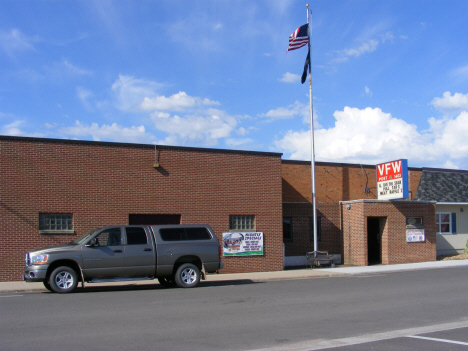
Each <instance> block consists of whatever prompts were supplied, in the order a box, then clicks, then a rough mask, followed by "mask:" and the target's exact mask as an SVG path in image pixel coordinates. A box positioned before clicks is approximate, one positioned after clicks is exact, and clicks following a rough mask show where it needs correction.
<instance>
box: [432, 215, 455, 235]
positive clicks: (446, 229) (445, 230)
mask: <svg viewBox="0 0 468 351" xmlns="http://www.w3.org/2000/svg"><path fill="white" fill-rule="evenodd" d="M455 221H456V214H455V213H449V212H446V213H444V212H441V213H437V214H436V223H437V234H455V233H456V231H455V230H456V223H455Z"/></svg>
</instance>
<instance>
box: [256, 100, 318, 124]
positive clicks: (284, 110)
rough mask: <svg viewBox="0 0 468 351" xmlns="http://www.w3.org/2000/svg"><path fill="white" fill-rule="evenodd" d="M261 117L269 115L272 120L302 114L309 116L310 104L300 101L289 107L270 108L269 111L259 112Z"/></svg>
mask: <svg viewBox="0 0 468 351" xmlns="http://www.w3.org/2000/svg"><path fill="white" fill-rule="evenodd" d="M259 116H260V117H268V118H270V119H271V120H278V119H290V118H294V117H296V116H302V117H303V118H306V117H307V118H308V117H309V105H306V104H303V103H301V102H299V101H296V102H294V104H291V105H289V106H288V107H279V108H277V109H275V110H270V111H268V112H267V113H262V114H259Z"/></svg>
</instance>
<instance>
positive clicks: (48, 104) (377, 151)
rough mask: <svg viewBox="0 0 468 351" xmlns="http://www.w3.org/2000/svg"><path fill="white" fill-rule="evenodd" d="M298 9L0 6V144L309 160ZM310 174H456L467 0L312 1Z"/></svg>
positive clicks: (466, 145) (257, 5)
mask: <svg viewBox="0 0 468 351" xmlns="http://www.w3.org/2000/svg"><path fill="white" fill-rule="evenodd" d="M306 3H307V2H305V1H285V0H281V1H280V0H277V1H271V0H269V1H255V0H249V1H242V0H239V1H227V0H223V1H209V0H206V1H190V2H188V1H175V0H173V1H105V0H99V1H67V0H61V1H8V0H2V1H0V134H1V135H19V136H32V137H44V138H59V139H62V138H67V139H79V140H100V141H112V142H129V143H145V144H153V143H157V144H164V145H181V146H191V147H210V148H221V149H239V150H253V151H268V152H281V153H283V158H284V159H297V160H310V133H309V130H310V123H309V89H308V84H307V83H306V84H304V85H302V84H301V83H300V75H301V74H302V70H303V66H304V61H305V58H306V56H307V48H306V47H304V48H301V49H298V50H295V51H290V52H288V53H286V49H287V47H288V38H289V35H290V34H291V33H292V32H293V31H294V30H296V29H297V28H298V27H299V26H301V25H303V24H305V23H306V22H307V18H306V15H307V12H306V7H305V4H306ZM309 4H310V9H311V10H312V13H313V14H312V18H311V22H312V76H313V104H314V127H315V133H314V135H315V155H316V160H317V161H331V162H349V163H363V164H377V163H381V162H386V161H391V160H395V159H400V158H407V159H408V164H409V166H410V167H411V166H412V167H443V168H452V169H468V142H467V139H468V138H467V135H468V42H467V40H466V33H468V21H467V20H466V14H467V13H468V1H466V0H460V1H457V0H404V1H400V0H388V1H375V0H354V1H344V0H314V1H309Z"/></svg>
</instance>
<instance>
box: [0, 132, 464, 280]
mask: <svg viewBox="0 0 468 351" xmlns="http://www.w3.org/2000/svg"><path fill="white" fill-rule="evenodd" d="M310 169H311V167H310V162H303V161H287V160H282V159H281V154H279V153H267V152H251V151H234V150H218V149H200V148H187V147H172V146H156V147H155V146H154V145H141V144H123V143H108V142H91V141H76V140H55V139H39V138H25V137H7V136H0V177H1V179H0V181H1V183H0V184H1V187H0V243H1V244H0V262H1V264H2V270H1V271H0V281H8V280H18V279H20V276H21V274H22V271H23V267H24V255H25V253H26V252H27V251H29V250H32V249H36V248H39V247H43V246H48V245H56V244H60V243H66V242H69V241H71V240H73V239H74V238H76V237H77V236H80V235H82V234H84V233H86V232H87V231H89V230H91V229H94V228H96V227H100V226H105V225H117V224H163V223H180V224H194V223H205V224H209V225H210V226H211V227H212V228H213V229H214V231H215V233H216V234H217V236H218V238H219V240H220V241H221V240H222V235H223V233H225V232H230V231H231V232H232V231H236V230H238V231H257V232H262V233H263V238H264V246H263V249H264V251H263V255H259V256H248V257H223V261H224V262H225V269H224V270H223V271H222V273H233V272H254V271H256V272H261V271H275V270H282V269H283V267H284V265H285V264H286V265H294V262H300V260H301V259H303V258H304V256H305V253H306V252H308V251H312V250H313V246H314V245H313V240H312V239H311V232H312V228H311V223H313V222H312V221H311V217H312V206H311V197H312V195H311V172H310ZM408 172H409V183H410V185H409V194H410V199H409V200H417V199H416V198H415V194H416V191H417V189H418V185H419V182H420V179H421V176H422V175H423V174H424V169H420V168H410V169H409V171H408ZM316 188H317V194H316V198H317V215H318V216H319V221H318V223H317V225H318V231H319V242H318V248H319V249H320V250H327V251H329V252H330V253H333V254H339V255H341V257H342V258H343V262H344V263H349V264H357V265H367V264H369V263H370V262H371V261H373V260H376V261H379V262H381V263H384V264H392V263H401V262H416V261H428V260H435V259H436V243H435V242H436V239H435V237H436V232H437V230H438V229H437V228H438V227H437V225H439V223H436V202H437V200H429V201H377V200H375V198H376V176H375V166H371V165H352V164H339V163H322V162H317V163H316ZM348 208H349V209H348ZM465 213H468V211H466V212H465ZM413 217H414V218H417V219H418V220H420V221H421V223H422V226H423V227H424V229H425V233H426V240H425V241H424V242H422V243H408V242H407V241H406V237H405V230H406V228H407V227H408V226H407V220H408V218H413ZM51 220H52V221H54V223H56V222H60V223H62V226H61V227H60V228H59V230H58V229H57V228H50V227H47V226H44V223H45V222H46V221H51ZM238 222H239V223H244V224H245V223H247V227H245V226H244V227H242V228H238V227H236V225H237V224H236V223H238ZM458 222H459V223H461V222H460V220H459V221H458ZM467 223H468V221H467ZM453 224H454V223H453ZM283 245H284V246H283ZM373 245H374V246H373ZM296 258H297V259H298V260H295V259H296ZM288 261H289V262H288ZM300 264H302V262H301V263H300Z"/></svg>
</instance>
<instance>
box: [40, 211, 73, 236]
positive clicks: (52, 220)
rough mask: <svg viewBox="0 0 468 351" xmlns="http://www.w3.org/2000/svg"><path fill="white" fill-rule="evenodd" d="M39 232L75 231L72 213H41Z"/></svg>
mask: <svg viewBox="0 0 468 351" xmlns="http://www.w3.org/2000/svg"><path fill="white" fill-rule="evenodd" d="M39 230H40V231H41V232H52V233H53V232H70V231H73V215H72V214H71V213H39Z"/></svg>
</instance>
